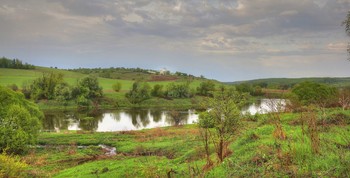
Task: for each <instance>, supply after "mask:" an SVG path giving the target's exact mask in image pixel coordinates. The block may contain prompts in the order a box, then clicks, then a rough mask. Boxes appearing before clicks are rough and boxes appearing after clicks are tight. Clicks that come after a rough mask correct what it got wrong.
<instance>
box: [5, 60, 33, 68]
mask: <svg viewBox="0 0 350 178" xmlns="http://www.w3.org/2000/svg"><path fill="white" fill-rule="evenodd" d="M0 68H12V69H34V68H35V67H34V66H33V65H31V64H27V63H24V64H23V62H22V61H21V60H19V59H8V58H5V57H2V58H0Z"/></svg>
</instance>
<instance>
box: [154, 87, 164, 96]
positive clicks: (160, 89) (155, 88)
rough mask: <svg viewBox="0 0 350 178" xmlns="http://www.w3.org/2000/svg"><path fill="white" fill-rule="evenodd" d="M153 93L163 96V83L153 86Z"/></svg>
mask: <svg viewBox="0 0 350 178" xmlns="http://www.w3.org/2000/svg"><path fill="white" fill-rule="evenodd" d="M151 95H152V96H154V97H163V96H164V91H163V85H160V84H156V85H154V86H153V88H152V91H151Z"/></svg>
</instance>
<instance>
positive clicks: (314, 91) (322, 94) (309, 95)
mask: <svg viewBox="0 0 350 178" xmlns="http://www.w3.org/2000/svg"><path fill="white" fill-rule="evenodd" d="M292 94H294V95H295V96H296V99H297V101H299V102H300V103H301V104H302V105H305V106H306V105H310V104H314V105H319V106H326V105H327V104H330V103H331V102H332V101H333V100H334V98H336V89H335V88H333V87H330V86H328V85H324V84H319V83H315V82H302V83H300V84H298V85H296V86H295V87H294V88H293V89H292Z"/></svg>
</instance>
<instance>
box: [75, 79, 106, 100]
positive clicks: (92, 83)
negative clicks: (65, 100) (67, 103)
mask: <svg viewBox="0 0 350 178" xmlns="http://www.w3.org/2000/svg"><path fill="white" fill-rule="evenodd" d="M102 96H103V92H102V87H100V85H99V82H98V79H97V77H95V76H92V75H89V76H86V77H84V78H82V79H80V80H78V84H77V86H76V87H74V88H73V89H72V98H75V99H76V102H77V103H78V105H80V106H90V104H91V103H92V102H93V104H95V105H97V104H98V101H99V99H100V98H101V97H102Z"/></svg>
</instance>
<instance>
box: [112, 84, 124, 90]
mask: <svg viewBox="0 0 350 178" xmlns="http://www.w3.org/2000/svg"><path fill="white" fill-rule="evenodd" d="M112 88H113V90H114V91H115V92H119V91H120V90H121V89H122V84H121V83H120V82H117V83H115V84H113V85H112Z"/></svg>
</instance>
